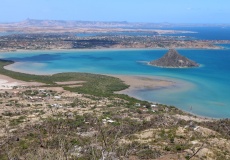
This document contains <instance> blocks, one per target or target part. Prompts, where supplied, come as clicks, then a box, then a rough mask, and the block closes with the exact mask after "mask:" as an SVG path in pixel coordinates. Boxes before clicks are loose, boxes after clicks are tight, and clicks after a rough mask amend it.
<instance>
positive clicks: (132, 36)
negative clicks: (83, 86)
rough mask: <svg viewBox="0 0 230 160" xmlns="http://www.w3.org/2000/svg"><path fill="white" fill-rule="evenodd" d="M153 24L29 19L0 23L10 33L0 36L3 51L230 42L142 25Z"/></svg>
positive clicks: (200, 45) (210, 46)
mask: <svg viewBox="0 0 230 160" xmlns="http://www.w3.org/2000/svg"><path fill="white" fill-rule="evenodd" d="M168 25H169V24H168ZM154 26H155V27H159V26H160V25H159V24H158V25H157V24H141V23H128V22H82V21H76V22H75V21H73V22H69V21H42V20H30V19H28V20H26V21H23V22H19V23H8V24H0V32H2V33H7V34H6V35H2V36H0V52H9V51H17V50H55V49H103V48H156V49H157V48H200V49H202V48H205V49H220V48H221V47H220V46H217V45H215V44H224V43H230V42H229V40H197V39H192V38H191V37H189V36H178V35H177V34H179V33H193V32H191V31H178V30H162V29H140V27H142V28H147V27H154ZM138 27H139V29H138ZM85 35H86V36H85Z"/></svg>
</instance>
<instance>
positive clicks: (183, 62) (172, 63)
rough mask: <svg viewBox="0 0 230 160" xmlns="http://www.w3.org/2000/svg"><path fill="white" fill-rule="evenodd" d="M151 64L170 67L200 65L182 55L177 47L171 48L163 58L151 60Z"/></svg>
mask: <svg viewBox="0 0 230 160" xmlns="http://www.w3.org/2000/svg"><path fill="white" fill-rule="evenodd" d="M149 64H150V65H153V66H158V67H169V68H171V67H172V68H188V67H198V66H199V64H198V63H196V62H194V61H192V60H190V59H188V58H186V57H184V56H182V55H180V54H179V53H178V52H177V51H176V50H175V49H169V51H168V52H167V53H166V54H165V55H164V56H163V57H162V58H160V59H158V60H154V61H151V62H150V63H149Z"/></svg>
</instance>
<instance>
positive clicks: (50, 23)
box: [0, 19, 229, 29]
mask: <svg viewBox="0 0 230 160" xmlns="http://www.w3.org/2000/svg"><path fill="white" fill-rule="evenodd" d="M2 25H3V26H8V27H9V26H11V27H47V28H49V27H67V28H68V27H69V28H73V27H74V28H77V27H79V28H82V27H83V28H133V29H138V28H142V29H144V28H145V29H150V28H151V29H157V28H158V29H160V28H171V27H178V26H180V27H191V26H229V25H226V24H225V25H224V24H216V25H213V24H212V25H210V24H172V23H141V22H135V23H134V22H127V21H106V22H105V21H104V22H103V21H65V20H37V19H26V20H24V21H21V22H13V23H4V24H3V23H0V26H2Z"/></svg>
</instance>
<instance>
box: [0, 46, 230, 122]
mask: <svg viewBox="0 0 230 160" xmlns="http://www.w3.org/2000/svg"><path fill="white" fill-rule="evenodd" d="M225 47H226V48H228V47H230V45H225ZM178 51H179V53H181V54H182V55H184V56H187V57H188V58H190V59H192V60H194V61H196V62H198V63H200V64H202V66H201V67H199V68H187V69H175V68H157V67H153V66H148V65H146V63H145V62H146V61H150V60H154V59H157V58H160V57H161V56H162V55H163V54H165V53H166V52H167V50H94V51H93V50H86V51H42V52H39V51H37V52H33V53H11V54H9V53H5V54H1V55H0V58H5V59H11V60H14V61H16V62H18V63H15V64H13V65H11V66H10V68H11V69H13V70H16V71H23V72H28V73H47V74H49V73H58V72H72V71H74V72H89V73H99V74H119V75H120V74H124V75H148V76H160V77H163V78H165V79H170V80H172V81H176V82H177V83H176V85H175V86H173V87H171V88H162V89H157V90H134V91H133V92H132V93H131V95H133V96H135V97H138V98H141V99H144V100H149V101H153V102H159V103H163V104H168V105H174V106H176V107H178V108H180V109H182V110H185V111H189V108H190V107H191V106H192V113H194V114H197V115H202V116H207V117H213V118H227V117H228V118H229V117H230V63H229V62H230V49H223V50H178ZM178 80H179V81H178ZM178 84H179V85H178Z"/></svg>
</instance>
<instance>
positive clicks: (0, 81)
mask: <svg viewBox="0 0 230 160" xmlns="http://www.w3.org/2000/svg"><path fill="white" fill-rule="evenodd" d="M41 84H42V83H38V82H25V81H20V80H17V79H13V78H11V77H8V76H5V75H1V74H0V89H3V90H6V89H13V87H15V86H38V85H41Z"/></svg>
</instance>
